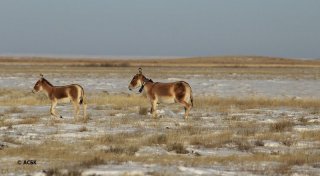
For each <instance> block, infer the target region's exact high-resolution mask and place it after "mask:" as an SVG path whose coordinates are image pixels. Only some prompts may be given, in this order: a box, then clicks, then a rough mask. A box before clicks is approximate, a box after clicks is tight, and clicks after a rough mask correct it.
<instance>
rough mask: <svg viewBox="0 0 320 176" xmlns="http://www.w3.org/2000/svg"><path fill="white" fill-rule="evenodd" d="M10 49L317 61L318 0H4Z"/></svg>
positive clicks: (2, 24)
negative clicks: (254, 56)
mask: <svg viewBox="0 0 320 176" xmlns="http://www.w3.org/2000/svg"><path fill="white" fill-rule="evenodd" d="M8 54H14V55H17V54H18V55H20V54H27V55H73V56H75V55H76V56H77V55H92V56H208V55H267V56H283V57H303V58H320V0H1V1H0V55H8Z"/></svg>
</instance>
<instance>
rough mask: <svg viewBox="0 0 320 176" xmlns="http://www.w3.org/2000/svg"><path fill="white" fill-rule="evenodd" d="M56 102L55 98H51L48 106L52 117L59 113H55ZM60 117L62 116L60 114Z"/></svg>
mask: <svg viewBox="0 0 320 176" xmlns="http://www.w3.org/2000/svg"><path fill="white" fill-rule="evenodd" d="M57 104H58V101H57V100H53V101H52V102H51V108H50V114H51V115H53V116H54V117H58V116H59V115H58V114H57V113H56V110H55V108H56V106H57ZM60 118H62V116H61V115H60Z"/></svg>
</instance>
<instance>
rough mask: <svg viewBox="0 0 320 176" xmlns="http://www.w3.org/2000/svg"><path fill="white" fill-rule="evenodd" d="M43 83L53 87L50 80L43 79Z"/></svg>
mask: <svg viewBox="0 0 320 176" xmlns="http://www.w3.org/2000/svg"><path fill="white" fill-rule="evenodd" d="M42 81H43V82H45V83H47V84H48V85H49V86H53V85H52V84H51V83H50V82H49V81H48V80H46V79H44V78H42Z"/></svg>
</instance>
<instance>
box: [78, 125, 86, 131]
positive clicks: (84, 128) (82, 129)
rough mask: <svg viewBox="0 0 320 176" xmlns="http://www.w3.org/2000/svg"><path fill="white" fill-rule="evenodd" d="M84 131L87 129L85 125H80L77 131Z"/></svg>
mask: <svg viewBox="0 0 320 176" xmlns="http://www.w3.org/2000/svg"><path fill="white" fill-rule="evenodd" d="M84 131H88V129H87V127H85V126H82V127H80V128H79V132H84Z"/></svg>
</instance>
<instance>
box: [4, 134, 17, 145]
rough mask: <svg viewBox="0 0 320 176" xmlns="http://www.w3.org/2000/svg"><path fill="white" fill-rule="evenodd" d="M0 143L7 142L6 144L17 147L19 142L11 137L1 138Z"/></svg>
mask: <svg viewBox="0 0 320 176" xmlns="http://www.w3.org/2000/svg"><path fill="white" fill-rule="evenodd" d="M1 141H3V142H7V143H11V144H17V145H20V144H21V142H20V141H18V140H17V139H15V138H13V137H11V136H3V137H2V139H1Z"/></svg>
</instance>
